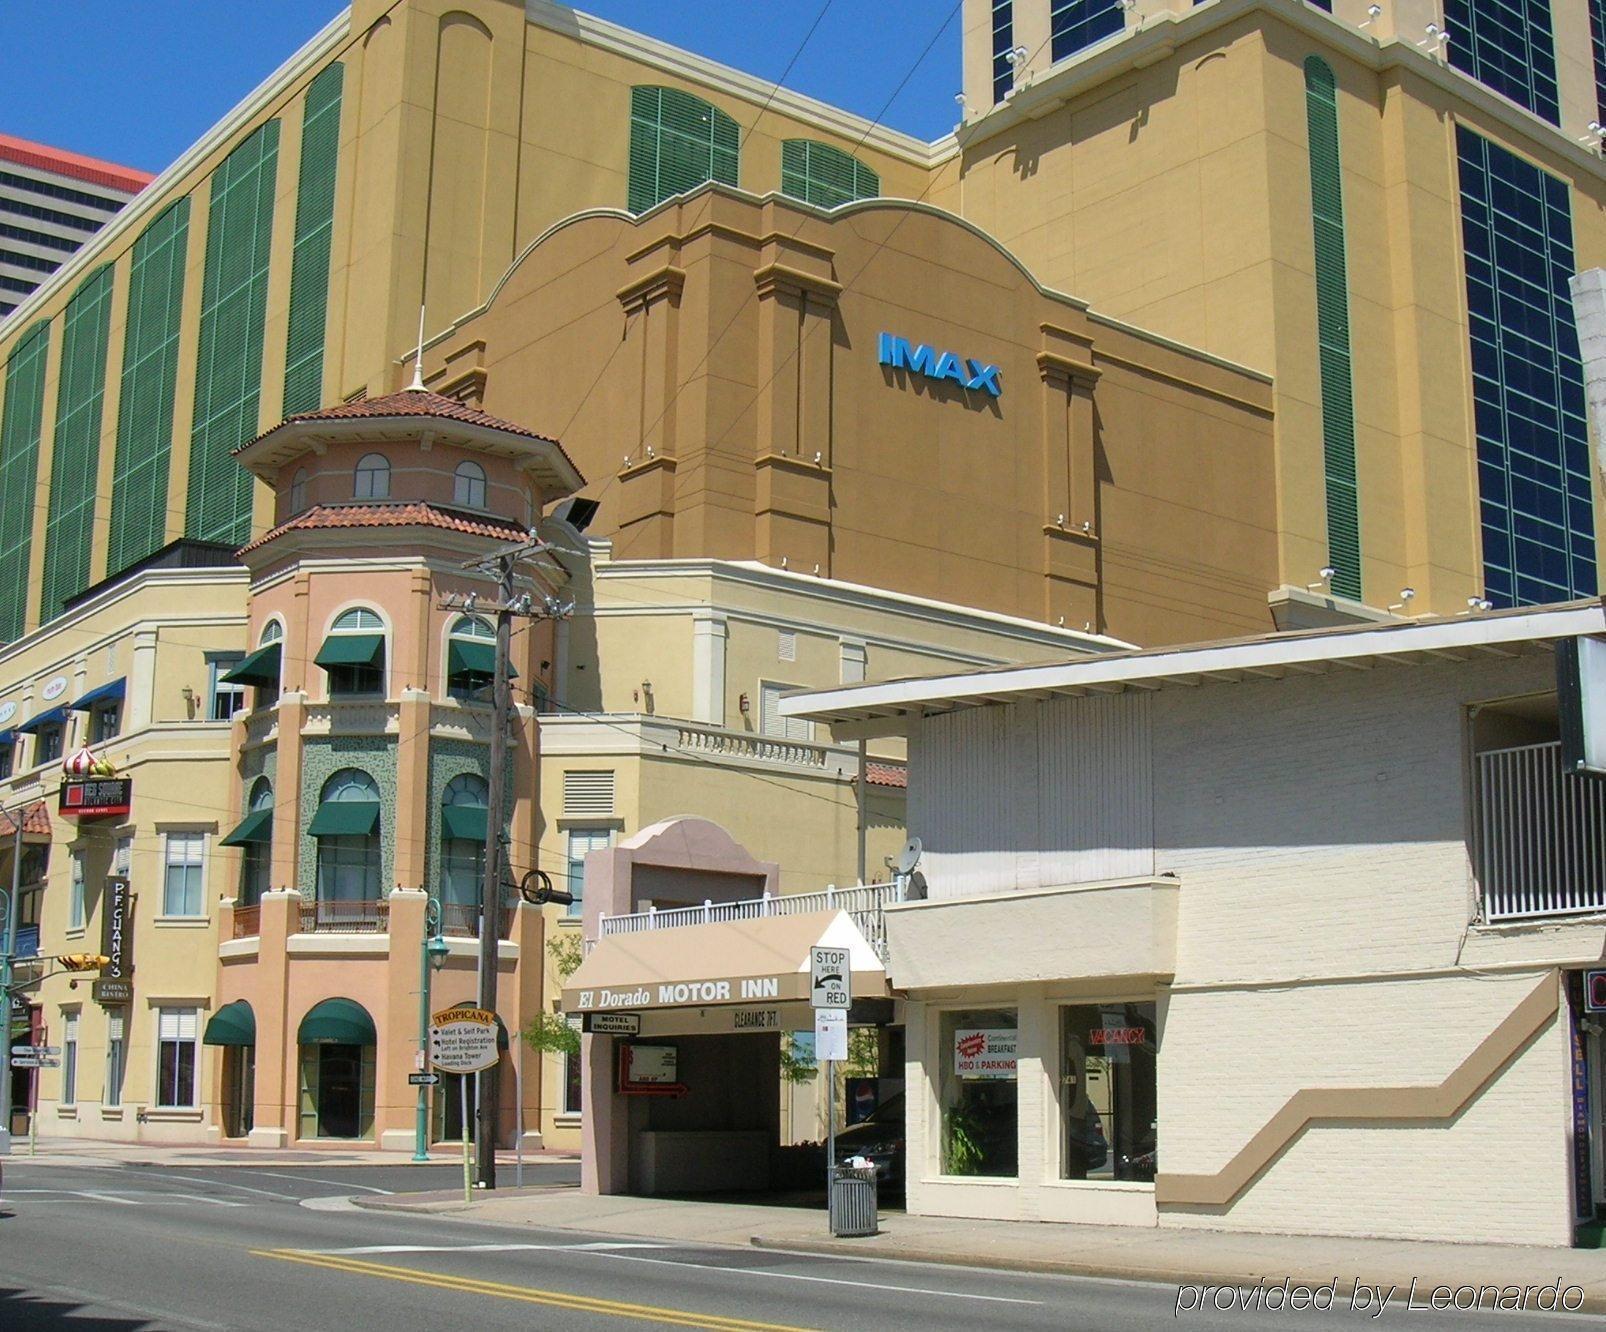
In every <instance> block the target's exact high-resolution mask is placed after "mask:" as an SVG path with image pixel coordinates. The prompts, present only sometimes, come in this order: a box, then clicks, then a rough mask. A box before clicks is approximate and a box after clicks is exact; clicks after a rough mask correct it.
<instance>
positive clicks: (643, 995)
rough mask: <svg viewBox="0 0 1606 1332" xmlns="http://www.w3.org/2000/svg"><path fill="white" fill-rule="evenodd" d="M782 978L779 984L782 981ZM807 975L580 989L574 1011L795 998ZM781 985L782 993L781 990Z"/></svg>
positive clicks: (587, 1011)
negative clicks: (800, 983)
mask: <svg viewBox="0 0 1606 1332" xmlns="http://www.w3.org/2000/svg"><path fill="white" fill-rule="evenodd" d="M783 979H784V980H785V981H786V985H785V986H784V987H783V985H782V980H783ZM800 980H801V982H802V984H803V986H804V987H805V988H806V986H807V983H808V977H807V976H802V977H798V976H786V977H784V978H783V977H781V976H744V977H742V978H741V979H739V980H700V981H665V982H662V983H654V984H651V985H633V986H625V987H617V986H615V987H609V988H606V989H595V990H581V991H580V1002H579V1003H577V1004H576V1005H575V1006H574V1011H575V1012H577V1013H593V1012H599V1011H601V1010H603V1009H609V1008H678V1007H681V1006H683V1005H686V1004H740V1003H747V1002H749V1001H751V1000H754V999H797V998H800V997H802V998H806V997H807V995H806V993H805V994H802V995H799V994H798V993H795V991H797V990H798V987H799V981H800ZM783 988H784V989H785V991H786V992H785V993H784V994H783V993H782V990H783Z"/></svg>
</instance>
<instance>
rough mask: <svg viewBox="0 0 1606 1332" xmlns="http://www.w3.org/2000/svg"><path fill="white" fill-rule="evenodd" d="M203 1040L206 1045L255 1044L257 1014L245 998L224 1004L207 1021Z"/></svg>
mask: <svg viewBox="0 0 1606 1332" xmlns="http://www.w3.org/2000/svg"><path fill="white" fill-rule="evenodd" d="M201 1041H202V1042H203V1043H204V1044H206V1045H255V1044H256V1043H257V1015H256V1014H255V1013H253V1012H252V1011H251V1005H250V1004H248V1003H246V1002H245V1000H244V999H236V1000H235V1001H234V1002H233V1003H232V1004H224V1005H223V1007H222V1008H220V1009H218V1011H217V1012H215V1013H214V1014H212V1017H211V1020H210V1021H209V1022H207V1024H206V1034H205V1035H204V1036H202V1037H201Z"/></svg>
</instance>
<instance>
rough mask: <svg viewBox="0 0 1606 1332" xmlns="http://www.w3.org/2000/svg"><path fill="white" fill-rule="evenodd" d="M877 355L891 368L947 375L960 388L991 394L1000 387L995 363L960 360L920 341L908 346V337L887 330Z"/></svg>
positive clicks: (932, 375)
mask: <svg viewBox="0 0 1606 1332" xmlns="http://www.w3.org/2000/svg"><path fill="white" fill-rule="evenodd" d="M877 359H878V360H879V361H880V362H881V364H882V365H888V366H891V367H892V368H893V369H894V370H907V371H908V372H909V373H910V374H912V375H924V376H925V377H926V378H927V379H951V380H952V381H953V382H954V383H956V384H958V385H959V386H960V387H961V388H964V389H969V390H971V391H972V392H981V393H990V394H992V396H993V397H995V398H996V397H998V396H999V394H1001V393H1002V392H1003V391H1004V388H1003V385H1002V384H1000V383H999V382H998V367H997V366H996V365H984V364H982V362H980V361H972V360H970V359H968V358H966V359H963V360H962V359H961V358H960V357H958V356H957V355H955V354H954V353H953V352H949V351H945V352H939V351H933V350H932V349H931V348H930V347H928V346H926V344H925V343H923V342H920V343H916V344H914V345H912V346H911V345H910V343H909V339H908V338H899V337H894V336H893V335H892V334H891V333H883V334H882V335H881V349H880V354H879V356H878V358H877Z"/></svg>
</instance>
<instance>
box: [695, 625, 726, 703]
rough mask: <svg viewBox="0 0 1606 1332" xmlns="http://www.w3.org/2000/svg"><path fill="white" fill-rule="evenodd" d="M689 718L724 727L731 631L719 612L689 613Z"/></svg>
mask: <svg viewBox="0 0 1606 1332" xmlns="http://www.w3.org/2000/svg"><path fill="white" fill-rule="evenodd" d="M691 635H692V637H691V662H692V686H691V688H692V703H691V713H692V717H693V718H695V719H696V720H697V721H700V722H708V723H709V724H710V725H711V726H723V725H724V724H725V648H726V644H727V643H728V642H729V640H730V627H729V625H728V624H727V623H726V621H725V617H724V615H722V614H721V613H719V612H718V611H712V610H708V609H699V610H695V611H693V612H692V622H691Z"/></svg>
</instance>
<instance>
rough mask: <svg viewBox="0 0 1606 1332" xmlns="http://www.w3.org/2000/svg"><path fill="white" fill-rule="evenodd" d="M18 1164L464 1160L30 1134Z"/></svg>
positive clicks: (549, 1156) (542, 1159) (501, 1162)
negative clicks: (35, 1143)
mask: <svg viewBox="0 0 1606 1332" xmlns="http://www.w3.org/2000/svg"><path fill="white" fill-rule="evenodd" d="M0 1159H3V1160H4V1161H6V1162H7V1163H8V1164H15V1165H71V1166H80V1167H85V1166H122V1165H155V1166H259V1167H260V1166H298V1165H299V1166H314V1165H316V1166H405V1165H414V1164H418V1165H424V1164H428V1165H461V1164H462V1161H463V1150H462V1148H461V1147H459V1146H457V1145H456V1144H452V1145H451V1146H450V1147H447V1146H444V1145H442V1144H436V1145H435V1147H433V1148H432V1149H431V1151H430V1156H429V1160H428V1162H414V1160H413V1156H412V1153H411V1152H383V1151H375V1150H374V1149H372V1148H369V1149H366V1150H360V1149H352V1148H346V1147H334V1148H328V1149H324V1148H316V1149H308V1148H304V1147H281V1148H264V1147H202V1146H195V1145H194V1144H188V1145H182V1144H171V1143H149V1142H114V1141H96V1140H95V1139H92V1138H44V1139H41V1140H40V1142H39V1151H38V1154H37V1155H35V1156H29V1155H28V1140H27V1138H21V1137H18V1138H13V1139H12V1140H11V1155H10V1156H8V1157H4V1158H0ZM514 1159H515V1158H514V1155H513V1153H512V1152H510V1151H506V1152H502V1151H499V1152H497V1154H496V1161H497V1165H498V1166H506V1167H507V1168H508V1169H509V1170H511V1169H512V1168H513V1163H514ZM579 1159H580V1158H579V1157H578V1156H576V1155H573V1154H572V1153H569V1152H553V1151H538V1152H537V1151H527V1152H525V1153H524V1164H525V1165H526V1166H527V1167H539V1166H541V1165H542V1164H551V1163H553V1162H572V1161H578V1160H579Z"/></svg>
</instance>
